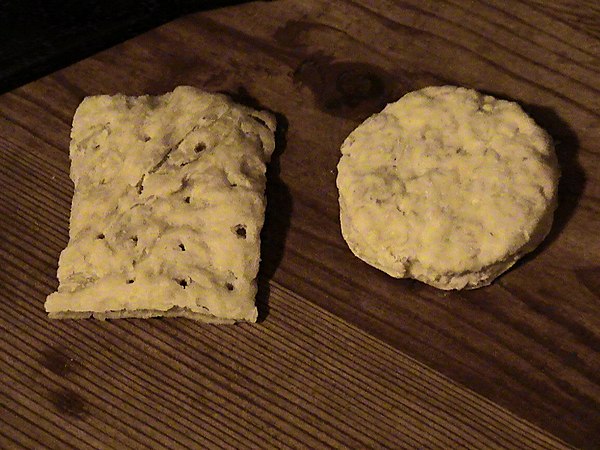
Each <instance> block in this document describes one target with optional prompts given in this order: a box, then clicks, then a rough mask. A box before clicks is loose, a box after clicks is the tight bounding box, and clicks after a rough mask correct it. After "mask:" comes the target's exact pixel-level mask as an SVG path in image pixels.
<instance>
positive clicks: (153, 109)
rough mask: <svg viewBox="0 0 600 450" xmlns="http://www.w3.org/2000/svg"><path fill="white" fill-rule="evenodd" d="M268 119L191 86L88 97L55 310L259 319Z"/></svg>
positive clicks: (74, 144)
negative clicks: (146, 93)
mask: <svg viewBox="0 0 600 450" xmlns="http://www.w3.org/2000/svg"><path fill="white" fill-rule="evenodd" d="M274 130H275V119H274V117H273V116H272V115H271V114H270V113H267V112H264V111H256V110H253V109H250V108H247V107H244V106H240V105H237V104H235V103H233V102H232V101H231V100H230V99H229V98H228V97H226V96H224V95H220V94H211V93H206V92H203V91H200V90H198V89H196V88H192V87H187V86H183V87H178V88H177V89H175V90H174V91H173V92H171V93H168V94H165V95H161V96H141V97H128V96H124V95H114V96H108V95H101V96H93V97H87V98H85V99H84V101H83V102H82V103H81V104H80V105H79V107H78V109H77V111H76V113H75V117H74V119H73V128H72V132H71V145H70V158H71V178H72V180H73V183H74V188H75V190H74V196H73V202H72V208H71V220H70V229H69V243H68V245H67V247H66V248H65V250H64V251H63V252H62V253H61V255H60V260H59V268H58V279H59V288H58V291H57V292H55V293H53V294H51V295H50V296H48V298H47V300H46V303H45V308H46V311H47V312H48V314H49V316H50V317H51V318H84V317H90V316H93V317H96V318H99V319H105V318H120V317H153V316H183V317H189V318H192V319H197V320H204V321H210V322H225V323H232V322H236V321H250V322H254V321H256V318H257V310H256V307H255V296H256V292H257V284H256V276H257V273H258V268H259V261H260V231H261V228H262V225H263V221H264V212H265V205H266V200H265V186H266V176H265V173H266V164H267V163H268V161H269V159H270V157H271V154H272V152H273V150H274V147H275V142H274Z"/></svg>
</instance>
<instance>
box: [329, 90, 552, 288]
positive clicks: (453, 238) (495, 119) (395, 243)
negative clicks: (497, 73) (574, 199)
mask: <svg viewBox="0 0 600 450" xmlns="http://www.w3.org/2000/svg"><path fill="white" fill-rule="evenodd" d="M341 152H342V157H341V159H340V162H339V164H338V177H337V186H338V190H339V195H340V198H339V201H340V221H341V228H342V234H343V237H344V239H345V240H346V242H347V243H348V246H349V247H350V249H351V250H352V252H353V253H354V254H355V255H356V256H358V257H359V258H361V259H362V260H364V261H365V262H367V263H368V264H370V265H372V266H374V267H377V268H378V269H380V270H382V271H384V272H386V273H388V274H389V275H391V276H393V277H398V278H414V279H417V280H420V281H423V282H425V283H427V284H429V285H432V286H435V287H437V288H441V289H463V288H467V289H472V288H477V287H480V286H485V285H488V284H490V283H491V282H492V281H493V280H494V279H495V278H496V277H497V276H499V275H500V274H501V273H503V272H504V271H506V270H507V269H508V268H509V267H510V266H512V265H513V264H514V263H515V262H516V261H517V260H518V259H519V258H520V257H521V256H523V255H524V254H525V253H527V252H530V251H531V250H533V249H534V248H535V247H537V246H538V245H539V244H540V242H541V241H542V240H543V239H544V237H545V236H546V235H547V233H548V232H549V230H550V227H551V225H552V216H553V213H554V210H555V208H556V194H557V185H558V178H559V170H558V163H557V159H556V154H555V152H554V146H553V144H552V140H551V138H550V136H549V135H548V134H547V133H546V132H545V131H544V130H543V129H541V128H540V127H539V126H537V125H536V124H535V122H534V121H533V120H532V119H531V118H530V117H529V116H527V115H526V114H525V113H524V112H523V110H522V109H521V108H520V106H519V105H517V104H516V103H513V102H508V101H504V100H497V99H495V98H493V97H491V96H487V95H482V94H480V93H478V92H476V91H474V90H470V89H465V88H461V87H454V86H441V87H428V88H425V89H421V90H419V91H415V92H411V93H408V94H406V95H405V96H404V97H402V98H401V99H400V100H398V101H397V102H395V103H391V104H389V105H388V106H386V108H385V109H384V110H383V111H382V112H380V113H378V114H375V115H373V116H371V117H370V118H369V119H367V120H366V121H365V122H364V123H363V124H361V125H360V126H359V127H358V128H356V129H355V130H354V131H353V132H352V133H351V134H350V135H349V136H348V138H347V139H346V140H345V141H344V143H343V145H342V148H341Z"/></svg>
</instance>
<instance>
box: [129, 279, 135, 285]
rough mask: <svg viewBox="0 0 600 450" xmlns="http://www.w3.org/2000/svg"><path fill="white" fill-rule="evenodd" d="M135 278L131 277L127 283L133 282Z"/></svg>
mask: <svg viewBox="0 0 600 450" xmlns="http://www.w3.org/2000/svg"><path fill="white" fill-rule="evenodd" d="M134 281H135V280H134V279H133V278H130V279H129V280H127V284H133V282H134Z"/></svg>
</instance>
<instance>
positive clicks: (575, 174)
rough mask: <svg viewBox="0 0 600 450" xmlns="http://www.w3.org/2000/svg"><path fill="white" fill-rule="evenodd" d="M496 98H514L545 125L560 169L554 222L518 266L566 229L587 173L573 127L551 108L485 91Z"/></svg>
mask: <svg viewBox="0 0 600 450" xmlns="http://www.w3.org/2000/svg"><path fill="white" fill-rule="evenodd" d="M486 94H489V95H493V96H494V97H496V98H500V99H505V100H509V101H515V102H517V103H519V104H520V105H521V107H522V108H523V110H524V111H525V112H526V113H527V114H528V115H529V116H530V117H532V118H533V120H535V122H536V123H537V124H538V125H539V126H541V127H542V128H544V129H545V130H546V131H547V132H548V133H549V134H550V136H552V139H553V140H554V145H555V148H556V156H557V157H558V165H559V168H560V181H559V184H558V206H557V208H556V211H555V212H554V221H553V223H552V228H551V230H550V232H549V233H548V236H546V239H544V241H543V242H542V243H541V244H540V245H539V246H538V247H537V248H536V249H535V250H534V251H533V252H531V253H529V254H527V255H525V256H524V257H523V258H521V259H520V260H519V261H517V263H516V264H515V265H514V266H513V267H512V268H511V270H514V268H516V267H519V266H520V265H522V264H524V263H526V262H527V261H529V260H531V259H532V258H535V257H536V256H537V255H538V254H539V253H541V252H543V251H544V250H545V249H546V248H547V247H548V246H549V245H550V244H551V243H552V242H554V241H555V240H556V239H557V238H558V237H559V236H560V234H561V232H562V230H563V229H564V228H565V226H566V225H567V223H568V222H569V220H571V217H573V214H574V213H575V210H576V208H577V205H578V204H579V201H580V200H581V196H582V195H583V191H584V188H585V183H586V176H585V172H584V170H583V168H582V167H581V165H580V164H579V162H578V161H577V154H578V152H579V139H578V137H577V135H576V134H575V132H574V131H573V129H572V128H571V127H570V126H569V124H568V123H567V122H565V121H564V120H563V119H562V118H561V117H560V116H559V115H558V114H557V113H556V112H555V111H554V110H553V109H552V108H548V107H546V106H539V105H535V104H527V103H523V102H520V101H518V100H514V99H512V98H507V97H506V96H504V95H501V94H496V93H493V92H486Z"/></svg>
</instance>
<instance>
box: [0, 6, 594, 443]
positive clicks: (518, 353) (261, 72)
mask: <svg viewBox="0 0 600 450" xmlns="http://www.w3.org/2000/svg"><path fill="white" fill-rule="evenodd" d="M599 29H600V10H599V8H598V7H597V6H596V2H592V1H589V2H572V1H567V0H563V1H559V2H542V1H529V2H525V1H509V2H500V1H497V2H493V1H489V2H483V1H470V2H466V1H459V0H445V1H417V0H405V1H402V2H386V1H378V2H370V1H363V2H353V1H348V0H344V1H338V2H326V1H317V0H312V1H307V2H292V1H277V2H265V3H263V2H257V3H250V4H245V5H239V6H235V7H231V8H225V9H220V10H215V11H211V12H203V13H199V14H194V15H190V16H187V17H184V18H181V19H178V20H176V21H174V22H171V23H169V24H167V25H165V26H163V27H160V28H158V29H155V30H153V31H151V32H148V33H146V34H144V35H141V36H139V37H137V38H135V39H132V40H130V41H127V42H125V43H123V44H121V45H118V46H116V47H114V48H111V49H109V50H107V51H104V52H102V53H99V54H97V55H95V56H93V57H91V58H88V59H86V60H84V61H82V62H80V63H77V64H75V65H73V66H70V67H68V68H65V69H63V70H61V71H59V72H57V73H55V74H52V75H50V76H48V77H46V78H43V79H41V80H39V81H36V82H33V83H31V84H28V85H26V86H24V87H22V88H19V89H16V90H14V91H11V92H9V93H6V94H4V95H3V96H1V97H0V115H1V118H0V186H1V189H0V264H1V268H2V270H0V300H1V303H0V308H1V310H2V313H1V314H0V333H2V338H1V339H0V345H1V346H2V350H1V351H0V352H1V353H0V356H1V359H0V375H1V376H2V383H1V385H0V386H1V387H0V408H1V409H0V426H1V428H0V440H1V442H0V447H3V448H4V447H6V448H11V447H17V446H19V445H20V446H24V447H29V448H40V447H43V446H44V445H48V446H50V447H52V448H64V447H65V446H68V445H74V446H77V447H102V446H105V447H111V446H113V447H120V448H123V447H140V448H141V447H148V446H150V447H155V448H160V447H198V446H200V447H210V446H231V447H238V448H242V447H247V448H257V447H270V448H277V447H287V446H289V447H308V448H321V447H349V448H386V447H387V448H398V447H404V448H417V447H420V448H457V447H467V448H504V447H507V448H536V447H540V448H553V447H561V446H563V445H565V443H568V444H570V445H573V446H577V447H581V448H598V447H599V446H600V432H599V431H598V430H600V297H599V292H600V239H599V238H598V235H599V234H600V233H599V230H600V157H599V150H598V144H597V142H598V137H599V136H598V131H599V129H600V118H599V108H598V106H599V98H600V97H599V95H598V93H599V91H600V88H599V86H598V80H599V76H598V74H599V71H600V61H599V57H600V36H599V35H598V30H599ZM180 84H191V85H195V86H198V87H202V88H205V89H208V90H213V91H225V92H229V93H231V94H233V95H234V96H235V98H236V99H238V100H239V101H242V102H245V103H249V104H252V105H260V106H262V107H265V108H269V109H271V110H272V111H274V112H276V113H278V115H279V119H280V124H281V129H280V132H279V140H278V151H277V155H276V158H275V160H274V162H273V164H272V165H271V167H270V170H269V186H268V200H269V207H268V213H267V222H266V227H265V230H264V233H263V263H262V266H261V278H260V281H261V291H260V293H259V303H260V306H261V309H262V313H263V316H264V320H263V322H262V323H260V324H258V325H238V326H234V327H223V328H219V327H215V326H205V325H200V324H195V323H192V322H190V321H186V320H175V319H173V320H147V321H140V320H121V321H111V322H104V323H102V322H94V321H80V322H74V321H65V322H54V321H49V320H48V319H46V318H45V314H44V312H43V301H44V298H45V296H46V295H47V294H49V293H50V292H51V291H52V290H53V289H55V288H56V286H57V282H56V277H55V273H56V272H55V271H56V266H57V259H58V255H59V253H60V251H61V250H62V248H63V247H64V246H65V244H66V242H67V236H68V235H67V232H68V214H69V206H70V199H71V195H72V185H71V183H70V181H69V178H68V168H69V161H68V154H67V149H68V143H69V129H70V122H71V118H72V115H73V112H74V110H75V108H76V107H77V105H78V103H79V102H80V101H81V99H82V98H83V97H84V96H85V95H90V94H98V93H115V92H124V93H128V94H142V93H162V92H165V91H168V90H171V89H172V88H174V87H175V86H177V85H180ZM431 84H456V85H464V86H469V87H473V88H476V89H479V90H482V91H485V92H488V93H492V94H494V95H497V96H499V97H502V98H507V99H512V100H516V101H519V102H520V103H521V104H522V105H523V106H524V107H525V109H526V110H527V111H528V112H530V113H531V115H532V116H533V117H534V118H535V119H536V121H538V123H540V124H541V125H542V126H544V127H545V128H547V129H548V131H549V132H550V134H551V135H552V136H553V137H554V138H555V139H556V141H557V142H558V146H557V151H558V155H559V160H560V163H561V168H562V172H563V177H562V180H561V184H560V205H559V208H558V211H557V217H556V223H555V226H554V228H553V230H552V232H551V234H550V236H549V238H548V240H547V241H546V242H545V243H544V244H543V245H542V247H541V248H540V249H539V250H538V251H536V252H535V253H534V254H533V255H532V256H530V257H527V258H526V259H525V260H524V261H523V262H522V263H520V264H518V265H517V266H516V267H515V268H514V269H513V270H511V271H510V272H509V273H507V274H506V275H505V276H503V277H502V278H501V279H500V280H499V281H498V282H496V283H495V284H494V285H492V286H491V287H488V288H484V289H479V290H476V291H470V292H461V293H447V292H442V291H437V290H435V289H433V288H430V287H427V286H424V285H422V284H420V283H418V282H412V281H406V280H394V279H391V278H389V277H387V276H386V275H384V274H383V273H381V272H378V271H377V270H376V269H373V268H370V267H369V266H367V265H365V264H364V263H362V262H361V261H360V260H358V259H357V258H355V257H354V256H353V255H352V254H351V252H350V251H349V250H348V248H347V246H346V245H345V243H344V241H343V240H342V237H341V235H340V232H339V219H338V212H339V210H338V205H337V192H336V188H335V176H336V172H335V167H336V164H337V161H338V158H339V146H340V144H341V142H342V141H343V139H344V138H345V136H346V135H347V134H348V133H349V132H350V131H351V130H352V129H353V128H354V127H356V126H357V125H358V124H359V123H360V122H361V121H362V120H364V119H365V118H366V117H367V116H368V115H369V114H371V113H373V112H376V111H378V110H379V109H380V108H381V107H382V106H383V105H384V104H385V103H386V102H388V101H392V100H395V99H397V98H398V97H400V96H401V95H402V94H404V93H405V92H407V91H409V90H413V89H417V88H420V87H424V86H426V85H431Z"/></svg>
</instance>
